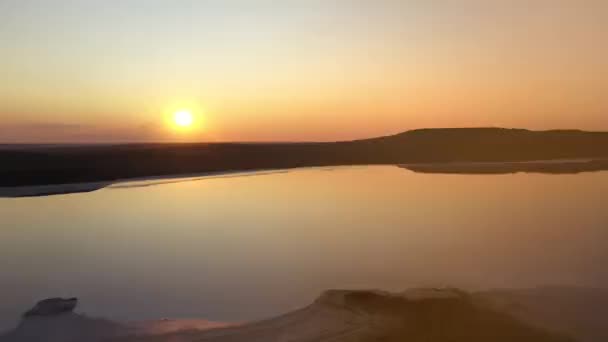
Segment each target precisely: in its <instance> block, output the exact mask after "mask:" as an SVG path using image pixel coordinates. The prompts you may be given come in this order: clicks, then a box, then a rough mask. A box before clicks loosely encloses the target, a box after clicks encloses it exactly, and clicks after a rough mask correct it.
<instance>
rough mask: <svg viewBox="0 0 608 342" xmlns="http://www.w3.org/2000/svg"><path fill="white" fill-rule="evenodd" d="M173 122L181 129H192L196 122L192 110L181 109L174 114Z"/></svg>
mask: <svg viewBox="0 0 608 342" xmlns="http://www.w3.org/2000/svg"><path fill="white" fill-rule="evenodd" d="M173 122H175V124H176V125H177V126H179V127H190V126H192V123H193V122H194V117H193V116H192V112H191V111H190V110H188V109H181V110H178V111H176V112H175V113H173Z"/></svg>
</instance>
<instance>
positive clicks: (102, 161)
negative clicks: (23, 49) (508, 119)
mask: <svg viewBox="0 0 608 342" xmlns="http://www.w3.org/2000/svg"><path fill="white" fill-rule="evenodd" d="M607 157H608V132H584V131H575V130H559V131H528V130H523V129H502V128H452V129H421V130H414V131H408V132H404V133H401V134H397V135H393V136H386V137H380V138H373V139H365V140H356V141H344V142H333V143H275V144H256V143H196V144H124V145H91V146H82V145H80V146H51V147H40V148H35V149H34V148H33V149H29V150H28V149H26V148H24V147H20V148H19V149H17V150H11V149H10V148H1V149H0V186H5V187H6V186H9V187H11V186H23V185H42V184H63V183H75V182H93V181H113V180H118V179H126V178H134V177H150V176H166V175H179V174H192V173H202V172H221V171H246V170H255V169H282V168H294V167H308V166H330V165H357V164H358V165H361V164H405V163H444V162H507V161H509V162H512V161H530V160H549V159H582V158H584V159H601V158H607Z"/></svg>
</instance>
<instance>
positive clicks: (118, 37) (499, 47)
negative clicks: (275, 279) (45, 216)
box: [0, 0, 608, 143]
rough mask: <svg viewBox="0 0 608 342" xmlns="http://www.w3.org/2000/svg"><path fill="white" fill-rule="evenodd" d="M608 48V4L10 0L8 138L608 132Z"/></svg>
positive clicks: (2, 73)
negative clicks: (186, 122)
mask: <svg viewBox="0 0 608 342" xmlns="http://www.w3.org/2000/svg"><path fill="white" fill-rule="evenodd" d="M607 41H608V2H606V1H602V0H597V1H595V0H582V1H575V0H570V1H567V0H553V1H545V0H536V1H523V0H521V1H520V0H512V1H506V0H505V1H474V0H468V1H467V0H462V1H457V0H454V1H449V0H446V1H413V0H412V1H406V0H402V1H398V0H376V1H371V0H369V1H358V0H351V1H346V0H343V1H342V0H333V1H332V0H325V1H321V0H302V1H297V0H293V1H265V0H221V1H220V0H217V1H211V0H209V1H203V0H201V1H195V0H171V1H170V0H164V1H161V0H148V1H144V0H124V1H103V2H102V1H92V0H91V1H88V0H81V1H77V0H71V1H68V0H56V1H44V0H38V1H33V0H0V142H4V143H19V142H37V143H38V142H118V141H121V142H127V141H133V142H136V141H310V140H319V141H331V140H341V139H354V138H362V137H369V136H376V135H386V134H392V133H397V132H400V131H404V130H408V129H414V128H421V127H467V126H501V127H520V128H530V129H553V128H579V129H586V130H608V96H607V95H608V44H606V42H607ZM183 108H188V109H190V110H192V111H193V113H194V114H195V116H196V122H197V126H196V127H194V128H192V129H190V130H177V129H175V127H172V126H171V125H170V124H168V123H167V116H168V115H170V114H171V113H172V112H173V111H175V110H178V109H183Z"/></svg>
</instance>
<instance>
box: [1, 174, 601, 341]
mask: <svg viewBox="0 0 608 342" xmlns="http://www.w3.org/2000/svg"><path fill="white" fill-rule="evenodd" d="M607 199H608V172H596V173H585V174H578V175H542V174H511V175H441V174H417V173H414V172H411V171H408V170H405V169H401V168H398V167H392V166H373V167H356V168H354V167H342V168H333V169H301V170H294V171H290V172H282V173H263V174H248V175H243V176H238V177H235V176H234V175H231V176H230V177H210V178H203V179H194V180H184V181H179V182H178V181H176V180H170V181H168V182H166V183H165V182H162V181H158V180H155V181H153V182H140V183H130V184H118V185H114V186H112V187H109V188H105V189H102V190H99V191H95V192H91V193H83V194H71V195H60V196H50V197H38V198H15V199H0V227H1V228H0V229H1V230H0V234H1V235H0V288H1V291H0V330H4V328H7V327H9V326H10V325H11V324H13V323H14V322H15V319H16V318H17V316H18V315H19V314H20V313H21V312H23V311H25V310H26V309H27V308H28V307H30V306H31V305H32V304H33V303H34V302H35V301H37V300H38V299H41V298H45V297H54V296H70V297H72V296H77V297H79V298H80V299H81V304H80V306H79V310H80V311H84V312H86V313H88V314H91V315H94V316H104V317H109V318H114V319H121V320H134V319H150V318H161V317H171V318H187V317H202V318H208V319H212V320H229V321H241V320H250V319H257V318H262V317H266V316H271V315H274V314H278V313H282V312H285V311H288V310H290V309H293V308H296V307H300V306H302V305H306V304H308V303H309V302H310V301H312V300H313V299H314V298H315V297H316V296H317V295H318V294H319V293H320V292H321V291H322V290H325V289H328V288H382V289H387V290H401V289H405V288H408V287H413V286H444V285H449V286H457V287H463V288H467V289H483V288H496V287H508V288H513V287H534V286H542V285H582V286H594V287H608V271H606V264H607V263H608V207H607V206H606V200H607Z"/></svg>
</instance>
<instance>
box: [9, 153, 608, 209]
mask: <svg viewBox="0 0 608 342" xmlns="http://www.w3.org/2000/svg"><path fill="white" fill-rule="evenodd" d="M357 166H396V167H400V168H403V169H406V170H409V171H412V172H415V173H433V174H470V175H484V174H488V175H492V174H495V175H496V174H514V173H542V174H578V173H583V172H598V171H608V159H589V158H585V159H548V160H534V161H504V162H441V163H404V164H368V165H359V164H355V165H334V166H305V167H293V168H278V169H268V168H267V169H256V170H226V171H214V172H200V173H185V174H169V175H160V176H149V177H134V178H123V179H117V180H112V181H96V182H81V183H66V184H46V185H26V186H15V187H6V186H5V187H0V199H1V198H27V197H45V196H55V195H69V194H79V193H88V192H93V191H97V190H101V189H104V188H114V189H126V188H132V187H143V186H153V185H161V184H166V183H174V182H185V181H197V180H204V179H210V178H217V177H244V176H253V175H266V174H275V173H284V172H290V171H293V170H302V169H325V168H343V167H357ZM155 181H156V182H155ZM138 182H148V183H146V184H140V185H130V183H138Z"/></svg>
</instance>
